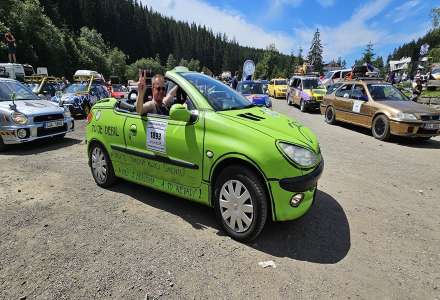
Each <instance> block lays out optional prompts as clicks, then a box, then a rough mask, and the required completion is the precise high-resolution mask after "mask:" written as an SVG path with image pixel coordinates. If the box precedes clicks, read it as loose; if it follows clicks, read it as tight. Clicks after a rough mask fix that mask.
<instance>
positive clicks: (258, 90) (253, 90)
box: [237, 82, 264, 95]
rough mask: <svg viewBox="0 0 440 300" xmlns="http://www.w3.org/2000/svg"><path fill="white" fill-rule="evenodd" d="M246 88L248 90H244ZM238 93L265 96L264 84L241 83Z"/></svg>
mask: <svg viewBox="0 0 440 300" xmlns="http://www.w3.org/2000/svg"><path fill="white" fill-rule="evenodd" d="M245 86H246V87H247V88H246V89H244V87H245ZM237 91H238V92H239V93H241V94H244V95H251V94H256V95H263V94H264V84H263V83H261V82H240V83H239V86H238V87H237Z"/></svg>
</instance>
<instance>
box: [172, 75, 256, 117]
mask: <svg viewBox="0 0 440 300" xmlns="http://www.w3.org/2000/svg"><path fill="white" fill-rule="evenodd" d="M179 75H181V76H182V77H183V78H184V79H185V80H186V81H188V82H189V83H190V84H191V85H192V86H194V87H195V88H196V89H197V90H198V91H199V92H200V93H201V94H202V95H203V96H204V97H205V99H206V101H207V102H208V104H209V105H210V106H211V107H212V108H213V109H214V110H215V111H228V110H238V109H246V108H249V107H252V106H254V104H252V102H251V101H250V100H248V99H247V98H246V97H244V96H243V95H241V94H240V93H238V92H237V91H235V90H233V89H232V88H231V87H229V86H228V85H226V84H224V83H222V82H220V81H218V80H216V79H214V78H212V77H209V76H207V75H204V74H200V73H196V72H182V73H179ZM225 97H227V98H225Z"/></svg>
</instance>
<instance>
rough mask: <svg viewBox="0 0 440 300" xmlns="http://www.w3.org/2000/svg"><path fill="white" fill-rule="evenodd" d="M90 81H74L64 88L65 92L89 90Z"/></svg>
mask: <svg viewBox="0 0 440 300" xmlns="http://www.w3.org/2000/svg"><path fill="white" fill-rule="evenodd" d="M87 87H88V83H72V84H70V85H68V86H67V87H66V88H65V89H64V93H69V94H74V93H85V92H87Z"/></svg>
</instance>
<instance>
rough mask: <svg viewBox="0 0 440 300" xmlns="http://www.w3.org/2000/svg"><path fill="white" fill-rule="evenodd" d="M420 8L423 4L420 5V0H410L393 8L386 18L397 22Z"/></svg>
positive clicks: (412, 14)
mask: <svg viewBox="0 0 440 300" xmlns="http://www.w3.org/2000/svg"><path fill="white" fill-rule="evenodd" d="M422 9H423V5H420V0H410V1H407V2H405V3H404V4H402V5H400V6H397V7H396V8H395V9H393V10H392V11H391V12H390V13H388V14H387V18H389V19H391V20H392V22H393V23H398V22H401V21H403V20H405V19H407V18H409V17H411V16H414V15H415V14H417V13H418V12H420V10H422Z"/></svg>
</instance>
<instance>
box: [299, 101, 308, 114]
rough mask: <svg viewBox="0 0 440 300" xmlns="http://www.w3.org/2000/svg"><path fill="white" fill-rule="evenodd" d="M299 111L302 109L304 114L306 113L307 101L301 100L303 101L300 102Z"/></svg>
mask: <svg viewBox="0 0 440 300" xmlns="http://www.w3.org/2000/svg"><path fill="white" fill-rule="evenodd" d="M299 109H300V110H301V111H302V112H306V111H307V107H306V103H305V101H304V100H303V99H301V100H300V101H299Z"/></svg>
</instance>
